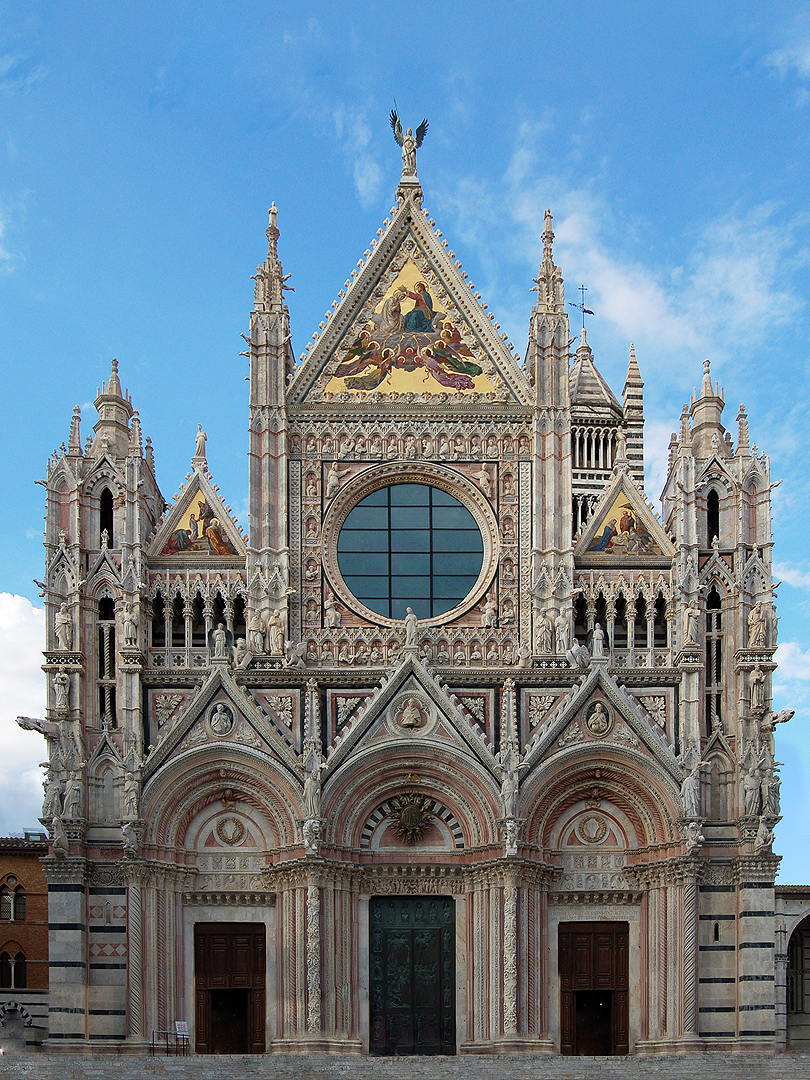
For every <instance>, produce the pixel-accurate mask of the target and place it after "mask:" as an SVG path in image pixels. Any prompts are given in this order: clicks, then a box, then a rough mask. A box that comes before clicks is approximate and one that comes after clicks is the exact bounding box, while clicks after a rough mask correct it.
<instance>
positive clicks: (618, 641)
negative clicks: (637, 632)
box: [613, 593, 627, 649]
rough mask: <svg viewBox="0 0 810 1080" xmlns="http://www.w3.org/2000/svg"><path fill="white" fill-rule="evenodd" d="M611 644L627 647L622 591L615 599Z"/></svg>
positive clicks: (616, 646) (624, 605) (625, 613)
mask: <svg viewBox="0 0 810 1080" xmlns="http://www.w3.org/2000/svg"><path fill="white" fill-rule="evenodd" d="M613 645H614V647H615V648H616V649H626V648H627V602H626V601H625V599H624V595H623V594H622V593H620V594H619V596H618V597H617V599H616V619H615V621H614V623H613Z"/></svg>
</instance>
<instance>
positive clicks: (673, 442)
mask: <svg viewBox="0 0 810 1080" xmlns="http://www.w3.org/2000/svg"><path fill="white" fill-rule="evenodd" d="M677 456H678V436H677V435H676V434H675V432H674V431H673V432H672V436H671V438H670V440H669V462H668V465H667V472H672V469H673V466H674V465H675V458H676V457H677Z"/></svg>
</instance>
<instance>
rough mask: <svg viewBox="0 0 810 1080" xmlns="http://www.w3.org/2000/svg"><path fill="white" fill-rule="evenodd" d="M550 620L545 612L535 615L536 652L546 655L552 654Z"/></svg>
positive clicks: (551, 627)
mask: <svg viewBox="0 0 810 1080" xmlns="http://www.w3.org/2000/svg"><path fill="white" fill-rule="evenodd" d="M552 634H553V626H552V618H551V616H550V615H549V614H548V613H547V612H545V611H539V612H538V613H537V651H538V652H540V653H544V654H546V655H548V654H549V653H551V652H553V649H552V647H551V643H552Z"/></svg>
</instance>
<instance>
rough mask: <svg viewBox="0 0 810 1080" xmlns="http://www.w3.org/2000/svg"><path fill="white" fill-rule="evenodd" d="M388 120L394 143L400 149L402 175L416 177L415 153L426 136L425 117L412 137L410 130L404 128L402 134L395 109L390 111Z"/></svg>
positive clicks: (426, 125)
mask: <svg viewBox="0 0 810 1080" xmlns="http://www.w3.org/2000/svg"><path fill="white" fill-rule="evenodd" d="M388 119H389V120H390V121H391V130H392V131H393V132H394V139H395V141H396V143H397V144H398V145H399V146H401V147H402V175H403V176H416V151H417V150H418V149H419V147H420V146H421V145H422V143H423V142H424V141H425V135H427V129H428V122H427V117H425V119H424V120H423V121H422V123H421V124H420V125H419V127H418V128H417V129H416V135H414V133H413V131H411V129H410V128H406V129H405V134H404V135H403V134H402V124H401V122H400V119H399V114H398V113H397V110H396V109H392V110H391V115H390V116H389V118H388Z"/></svg>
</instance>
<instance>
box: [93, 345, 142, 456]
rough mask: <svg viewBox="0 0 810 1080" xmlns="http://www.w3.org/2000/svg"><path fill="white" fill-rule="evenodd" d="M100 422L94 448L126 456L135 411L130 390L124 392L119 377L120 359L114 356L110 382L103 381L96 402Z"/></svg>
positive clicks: (97, 425) (95, 427) (96, 426)
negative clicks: (130, 425)
mask: <svg viewBox="0 0 810 1080" xmlns="http://www.w3.org/2000/svg"><path fill="white" fill-rule="evenodd" d="M94 404H95V406H96V408H97V409H98V422H97V423H96V425H95V426H94V428H93V430H94V431H95V433H96V434H95V439H94V440H93V447H94V449H101V452H102V453H104V452H106V453H110V454H112V455H113V456H115V457H126V455H127V453H128V451H129V420H130V417H131V416H132V413H133V412H134V410H133V408H132V401H131V400H130V396H129V391H126V393H123V392H122V390H121V381H120V379H119V378H118V361H117V360H116V359H115V357H113V362H112V371H111V373H110V381H109V383H108V384H105V383H102V384H101V389H100V390H99V391H98V392H97V396H96V400H95V402H94ZM102 448H103V449H102Z"/></svg>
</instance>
